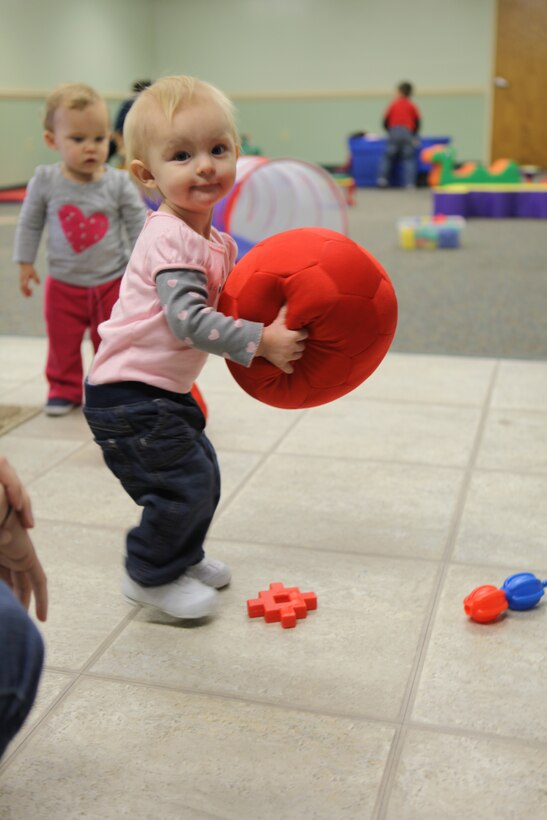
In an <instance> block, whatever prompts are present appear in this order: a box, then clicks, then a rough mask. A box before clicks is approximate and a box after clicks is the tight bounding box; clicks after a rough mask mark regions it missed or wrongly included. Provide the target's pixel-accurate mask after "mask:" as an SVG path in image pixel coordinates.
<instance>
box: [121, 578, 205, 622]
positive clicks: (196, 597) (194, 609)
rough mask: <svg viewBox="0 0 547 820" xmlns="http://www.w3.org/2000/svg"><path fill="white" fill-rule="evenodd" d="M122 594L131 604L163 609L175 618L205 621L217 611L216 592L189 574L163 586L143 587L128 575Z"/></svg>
mask: <svg viewBox="0 0 547 820" xmlns="http://www.w3.org/2000/svg"><path fill="white" fill-rule="evenodd" d="M122 592H123V594H124V595H125V597H126V598H127V599H128V601H130V602H131V603H133V604H142V605H143V606H151V607H154V608H155V609H160V610H161V611H162V612H166V613H167V614H168V615H172V616H173V617H174V618H204V617H205V616H206V615H213V614H214V613H215V612H216V609H217V598H218V595H217V593H216V591H215V590H214V589H211V587H208V586H206V585H205V584H202V583H201V582H200V581H197V580H196V579H195V578H189V577H188V575H187V574H184V575H181V576H180V578H177V580H176V581H173V582H172V583H170V584H163V585H162V586H161V587H143V586H141V585H140V584H137V582H136V581H133V579H132V578H130V577H129V575H128V574H127V573H125V574H124V577H123V581H122Z"/></svg>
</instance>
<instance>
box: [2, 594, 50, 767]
mask: <svg viewBox="0 0 547 820" xmlns="http://www.w3.org/2000/svg"><path fill="white" fill-rule="evenodd" d="M43 663H44V642H43V640H42V636H41V635H40V633H39V632H38V629H37V628H36V626H35V624H34V623H33V621H32V620H31V619H30V617H29V615H28V614H27V612H25V610H24V608H23V607H22V606H21V604H20V603H19V601H18V600H17V599H16V598H15V595H13V593H12V592H11V590H10V589H8V587H7V586H6V584H4V583H3V582H2V581H0V757H2V754H3V753H4V751H5V749H6V746H7V745H8V743H9V742H10V740H11V739H12V738H13V737H14V736H15V735H16V734H17V732H18V731H19V729H20V728H21V726H22V725H23V723H24V722H25V719H26V717H27V715H28V713H29V712H30V709H31V707H32V704H33V703H34V699H35V697H36V691H37V689H38V684H39V682H40V675H41V673H42V665H43Z"/></svg>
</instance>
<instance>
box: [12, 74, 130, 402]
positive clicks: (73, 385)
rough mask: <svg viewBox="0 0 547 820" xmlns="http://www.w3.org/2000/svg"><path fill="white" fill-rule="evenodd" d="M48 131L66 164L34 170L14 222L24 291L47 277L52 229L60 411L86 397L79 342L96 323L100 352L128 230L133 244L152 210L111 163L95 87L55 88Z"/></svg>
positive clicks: (51, 325)
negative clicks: (40, 259) (40, 260)
mask: <svg viewBox="0 0 547 820" xmlns="http://www.w3.org/2000/svg"><path fill="white" fill-rule="evenodd" d="M44 128H45V133H44V139H45V142H46V145H48V146H49V147H50V148H53V149H54V150H56V151H58V152H59V154H60V156H61V161H60V162H58V163H56V164H55V165H40V166H38V168H36V171H35V173H34V176H33V178H32V179H31V181H30V183H29V186H28V190H27V195H26V197H25V201H24V203H23V207H22V209H21V215H20V218H19V222H18V225H17V230H16V234H15V252H14V260H15V261H16V262H18V263H19V269H20V287H21V292H22V293H23V295H24V296H27V297H28V296H32V293H33V291H32V283H34V284H35V285H37V284H39V283H40V277H39V276H38V273H37V272H36V269H35V267H34V261H35V259H36V255H37V252H38V246H39V244H40V239H41V236H42V232H43V230H44V227H45V226H47V233H48V244H47V250H48V253H47V262H48V271H49V275H48V277H47V279H46V283H45V295H44V313H45V319H46V327H47V334H48V342H49V344H48V355H47V363H46V377H47V380H48V382H49V391H48V397H47V402H46V405H45V407H44V411H45V413H46V414H47V415H48V416H61V415H65V414H66V413H69V412H70V411H71V410H72V409H73V408H74V407H76V406H78V405H80V404H81V403H82V394H83V364H82V355H81V344H82V339H83V336H84V333H85V331H86V330H87V329H89V332H90V336H91V340H92V343H93V346H94V349H95V350H97V348H98V346H99V342H100V338H99V335H98V333H97V327H98V325H99V324H100V323H101V322H103V321H104V320H105V319H108V317H109V316H110V312H111V310H112V306H113V305H114V303H115V302H116V299H117V298H118V291H119V287H120V281H121V276H122V274H123V272H124V270H125V266H126V264H127V261H128V259H129V252H128V249H127V239H126V237H125V235H124V228H125V231H126V233H127V238H128V239H129V243H130V245H131V246H133V245H134V243H135V241H136V239H137V236H138V235H139V233H140V230H141V228H142V225H143V222H144V217H145V208H144V205H143V203H142V199H141V197H140V195H139V192H138V190H137V188H136V186H135V185H134V184H133V182H131V180H130V179H129V176H128V174H127V173H125V172H123V171H118V170H114V169H113V168H111V167H110V166H108V165H105V162H106V158H107V154H108V147H109V136H110V132H109V123H108V110H107V107H106V103H105V102H104V100H102V98H101V97H100V96H99V95H98V94H97V92H96V91H94V90H93V89H92V88H90V87H89V86H87V85H81V84H65V85H61V86H59V87H58V88H56V89H54V91H53V92H52V93H51V94H50V95H49V97H48V98H47V100H46V112H45V117H44Z"/></svg>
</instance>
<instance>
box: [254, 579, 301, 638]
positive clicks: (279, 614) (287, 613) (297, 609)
mask: <svg viewBox="0 0 547 820" xmlns="http://www.w3.org/2000/svg"><path fill="white" fill-rule="evenodd" d="M308 609H317V595H316V594H315V592H300V590H299V589H298V587H285V586H283V584H280V583H274V584H270V588H269V589H268V590H265V591H262V592H259V593H258V598H252V599H249V600H248V601H247V612H248V613H249V618H260V617H261V616H264V620H265V621H266V623H268V624H270V623H274V622H275V621H280V622H281V626H282V627H283V629H289V628H291V627H294V626H296V619H297V618H305V617H306V616H307V614H308Z"/></svg>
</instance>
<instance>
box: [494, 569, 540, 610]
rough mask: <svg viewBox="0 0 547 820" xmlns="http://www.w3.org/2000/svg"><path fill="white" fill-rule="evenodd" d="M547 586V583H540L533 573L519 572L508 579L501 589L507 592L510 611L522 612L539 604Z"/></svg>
mask: <svg viewBox="0 0 547 820" xmlns="http://www.w3.org/2000/svg"><path fill="white" fill-rule="evenodd" d="M546 586H547V581H540V580H539V578H536V576H535V575H533V574H532V573H531V572H517V573H516V574H515V575H510V576H509V578H506V579H505V581H504V582H503V584H502V586H501V588H502V589H503V591H504V592H505V597H506V598H507V603H508V605H509V609H517V610H521V611H522V610H524V609H532V607H534V606H535V605H536V604H539V602H540V600H541V598H542V596H543V595H544V594H545V593H544V587H546Z"/></svg>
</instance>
